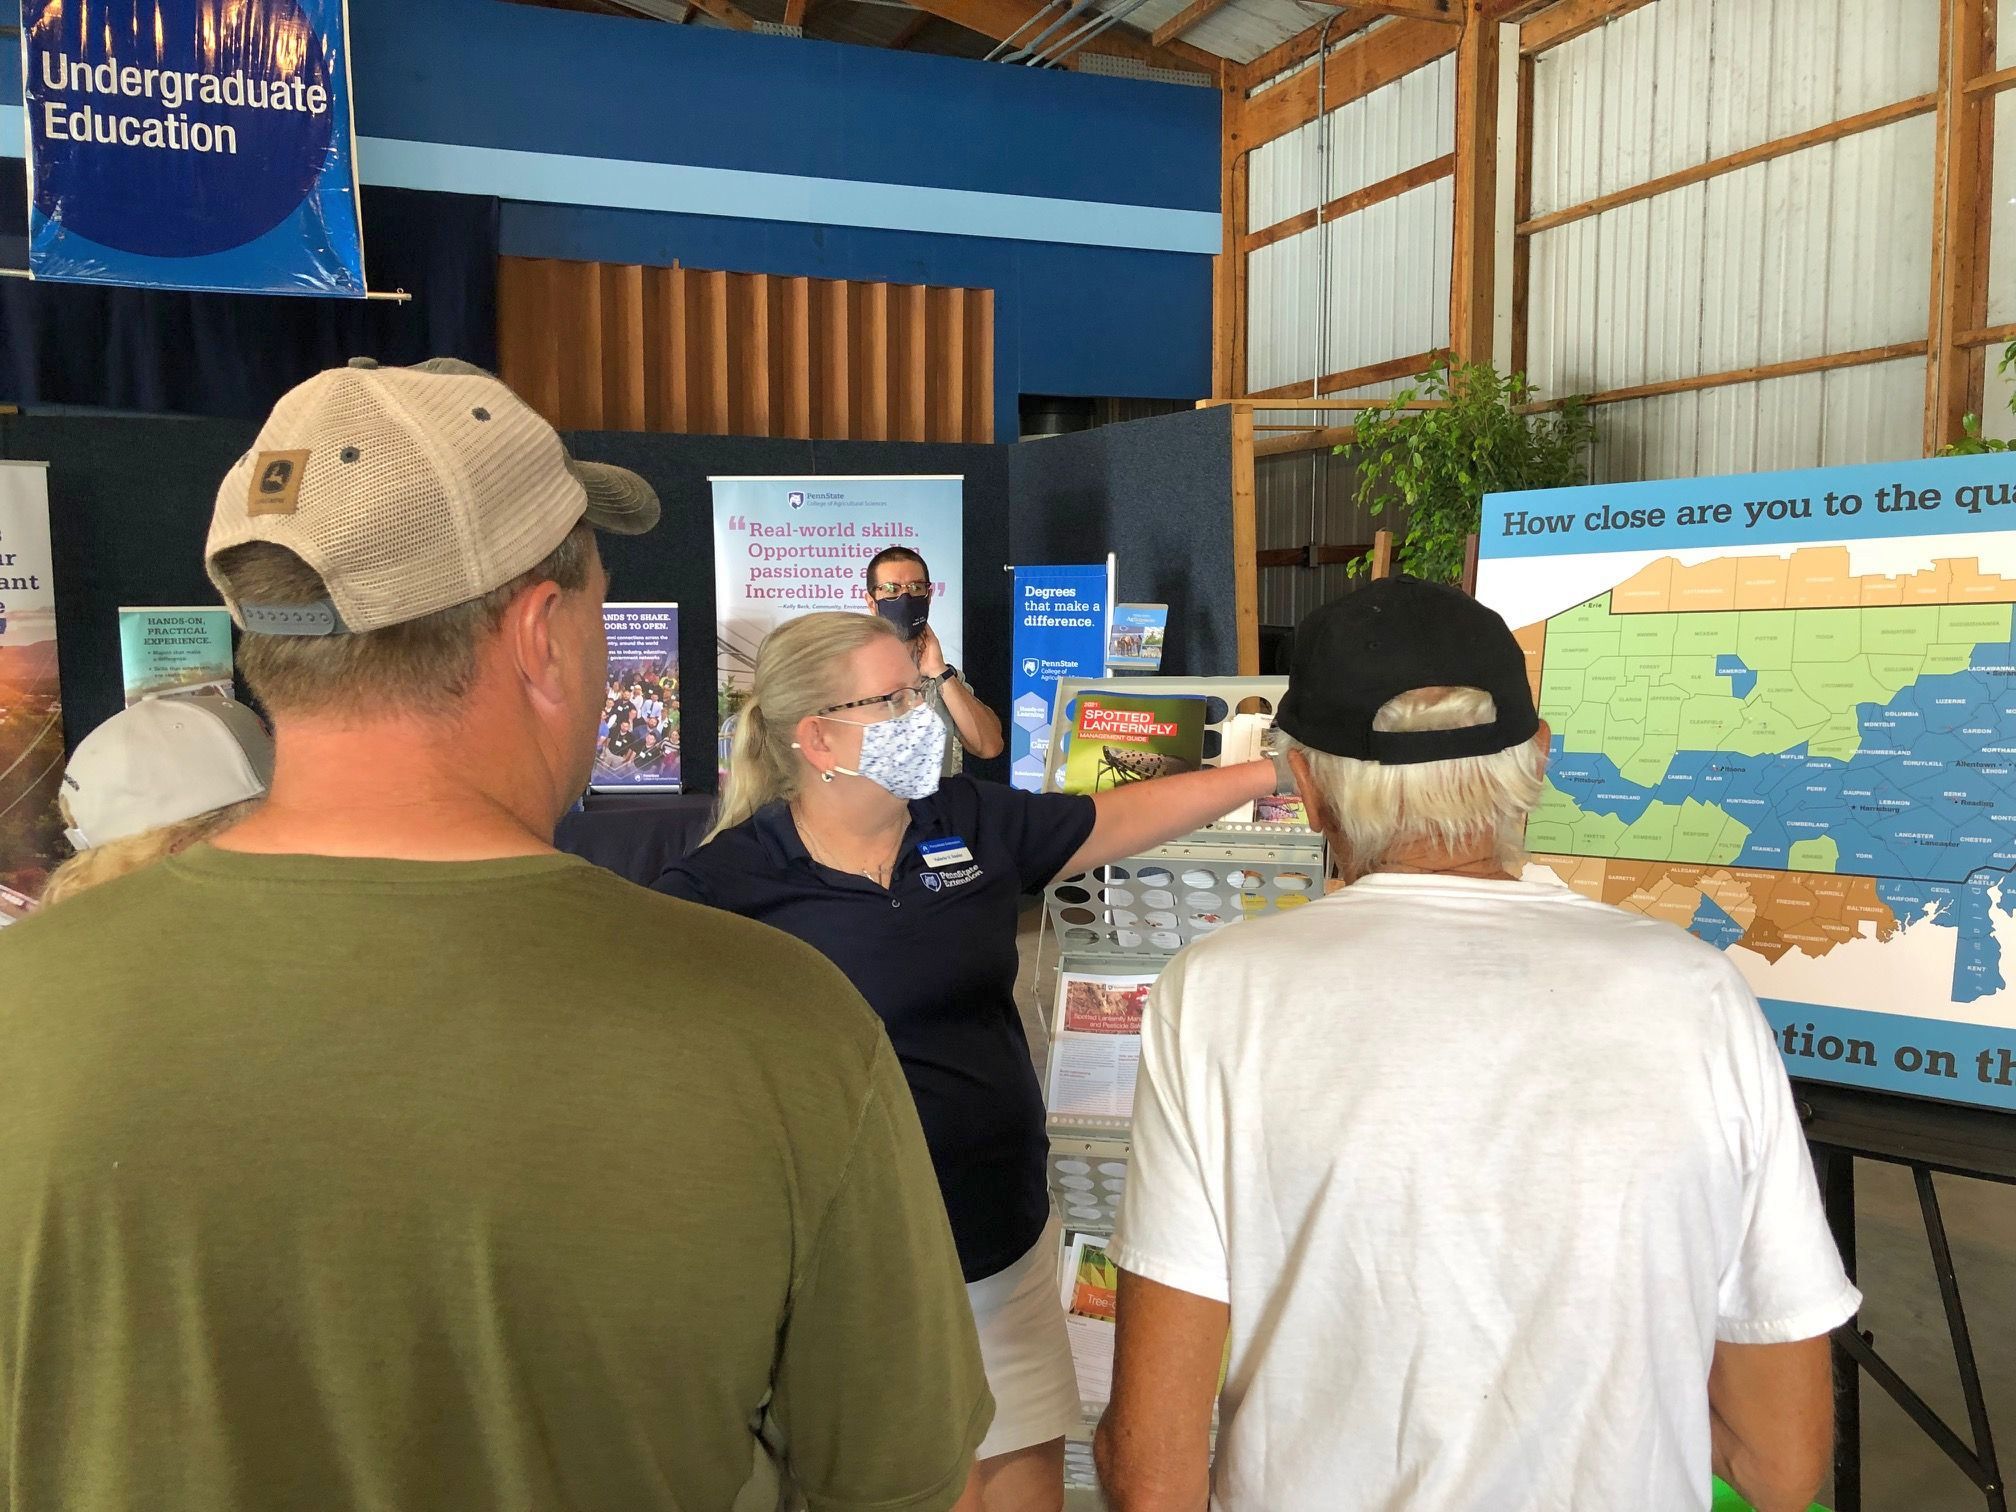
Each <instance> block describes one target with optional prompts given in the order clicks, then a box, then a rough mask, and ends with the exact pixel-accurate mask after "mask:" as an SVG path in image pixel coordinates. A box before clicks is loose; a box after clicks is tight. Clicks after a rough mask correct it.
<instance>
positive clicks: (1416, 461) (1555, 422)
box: [1337, 354, 1596, 583]
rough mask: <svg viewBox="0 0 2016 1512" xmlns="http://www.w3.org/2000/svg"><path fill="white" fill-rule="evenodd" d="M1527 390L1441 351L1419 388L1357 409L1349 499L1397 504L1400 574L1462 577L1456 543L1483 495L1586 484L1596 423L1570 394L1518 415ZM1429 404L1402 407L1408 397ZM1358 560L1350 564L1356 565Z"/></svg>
mask: <svg viewBox="0 0 2016 1512" xmlns="http://www.w3.org/2000/svg"><path fill="white" fill-rule="evenodd" d="M1533 394H1534V389H1533V387H1532V385H1531V384H1529V383H1528V382H1527V381H1526V377H1525V375H1524V374H1523V373H1514V374H1512V375H1511V376H1510V377H1506V376H1505V375H1503V374H1501V373H1500V372H1499V371H1498V370H1497V369H1496V368H1494V367H1492V366H1491V364H1490V363H1488V362H1461V363H1455V362H1452V361H1451V360H1450V359H1449V357H1448V356H1447V355H1446V354H1445V355H1444V356H1442V357H1441V358H1439V359H1438V360H1437V361H1436V364H1435V366H1434V367H1433V368H1431V369H1429V371H1428V372H1427V373H1426V374H1425V375H1423V379H1422V382H1421V385H1420V387H1419V388H1418V389H1414V388H1410V389H1406V390H1403V391H1402V392H1401V393H1400V394H1398V395H1397V396H1395V398H1394V399H1393V400H1392V402H1391V403H1390V404H1386V405H1382V406H1380V407H1379V408H1377V409H1370V410H1366V411H1365V412H1364V413H1363V414H1362V415H1361V416H1360V417H1359V420H1358V425H1357V435H1358V439H1357V440H1356V441H1355V442H1353V443H1352V444H1351V445H1349V446H1340V447H1338V448H1337V451H1338V452H1340V453H1344V452H1348V453H1349V454H1350V455H1351V458H1352V460H1353V462H1354V463H1356V465H1357V467H1358V502H1359V504H1360V505H1361V506H1363V507H1364V509H1365V511H1366V512H1367V513H1368V514H1371V515H1381V514H1384V513H1385V512H1386V510H1387V508H1388V507H1389V506H1398V507H1399V508H1401V509H1403V510H1404V511H1405V517H1406V533H1405V534H1404V535H1403V536H1402V538H1401V540H1400V542H1399V548H1398V550H1397V552H1396V553H1395V556H1396V560H1397V565H1398V566H1399V568H1400V570H1401V571H1403V572H1407V573H1411V574H1412V575H1413V576H1415V577H1419V578H1426V579H1428V580H1430V581H1431V582H1437V583H1454V582H1459V581H1460V580H1461V579H1462V576H1463V558H1464V547H1465V544H1466V542H1467V541H1468V539H1469V537H1470V536H1471V535H1472V534H1473V533H1474V532H1475V531H1476V530H1477V527H1478V521H1479V518H1480V516H1481V514H1482V511H1483V505H1484V495H1486V494H1487V493H1505V492H1510V491H1512V490H1515V489H1522V488H1566V487H1570V486H1572V485H1574V484H1577V483H1586V482H1587V481H1588V477H1589V466H1588V456H1589V444H1590V442H1591V441H1593V440H1594V439H1595V435H1596V425H1595V422H1594V421H1593V420H1592V419H1590V417H1589V407H1588V405H1587V404H1586V403H1584V402H1583V401H1582V400H1581V399H1579V398H1574V399H1569V400H1566V401H1564V402H1563V404H1562V406H1561V408H1560V409H1558V410H1551V411H1541V412H1536V413H1530V414H1529V413H1524V412H1523V411H1522V406H1524V405H1526V404H1528V403H1529V402H1530V401H1531V400H1532V398H1533ZM1421 399H1429V400H1439V401H1441V403H1442V407H1440V408H1436V409H1409V408H1408V407H1407V406H1408V405H1410V404H1412V403H1414V402H1415V401H1417V400H1421ZM1366 565H1367V564H1366V563H1365V562H1364V561H1363V560H1362V559H1361V560H1360V561H1359V562H1358V563H1356V564H1354V567H1353V570H1354V571H1360V572H1362V571H1364V570H1365V568H1366Z"/></svg>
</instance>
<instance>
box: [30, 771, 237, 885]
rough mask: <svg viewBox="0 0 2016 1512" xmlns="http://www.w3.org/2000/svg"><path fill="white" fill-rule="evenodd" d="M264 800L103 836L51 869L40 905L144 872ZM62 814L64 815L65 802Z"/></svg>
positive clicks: (218, 831)
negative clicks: (101, 840) (133, 832)
mask: <svg viewBox="0 0 2016 1512" xmlns="http://www.w3.org/2000/svg"><path fill="white" fill-rule="evenodd" d="M264 801H265V798H264V795H263V794H262V795H261V796H260V797H258V798H247V799H246V800H245V801H244V802H242V803H233V804H228V805H227V806H225V807H224V808H221V809H212V810H211V811H210V812H209V813H207V814H198V815H196V816H195V817H194V818H193V819H178V820H176V821H175V822H174V823H173V824H164V825H162V826H161V827H160V828H158V829H151V830H143V831H141V832H140V833H139V834H137V835H127V836H125V837H124V838H122V839H118V840H108V841H106V842H105V843H104V844H103V845H94V846H92V847H91V848H90V849H89V850H81V851H79V852H78V853H77V854H76V855H74V856H72V857H71V858H70V859H69V860H68V861H65V862H64V863H63V864H62V865H61V866H59V867H57V868H56V870H55V871H54V872H52V873H50V876H49V880H48V882H47V883H46V884H45V885H44V886H43V888H42V904H41V906H42V907H44V908H54V907H55V906H56V905H57V904H58V903H61V902H64V901H65V900H66V899H70V898H74V897H76V896H77V894H79V893H81V892H89V891H90V890H91V889H92V888H94V887H98V886H100V885H102V884H104V883H106V882H114V881H117V880H118V879H119V878H121V877H125V876H130V875H131V874H132V873H134V872H136V871H144V870H146V868H148V867H150V866H152V865H154V864H155V863H156V862H157V861H165V860H167V859H168V858H169V857H170V856H173V855H177V854H179V853H181V852H182V851H185V850H187V849H188V848H189V847H190V846H192V845H201V844H202V843H203V842H204V841H205V840H208V839H210V838H212V837H213V836H216V835H221V834H223V833H224V831H226V830H227V829H230V828H231V827H232V826H233V825H235V824H238V823H240V822H241V821H243V820H245V819H247V818H249V817H250V816H251V813H252V811H253V810H254V809H256V808H257V807H259V805H260V804H261V803H263V802H264ZM64 817H65V818H68V817H69V813H68V808H67V806H66V808H65V814H64Z"/></svg>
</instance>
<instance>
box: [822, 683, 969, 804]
mask: <svg viewBox="0 0 2016 1512" xmlns="http://www.w3.org/2000/svg"><path fill="white" fill-rule="evenodd" d="M823 717H824V718H827V719H833V722H834V723H835V724H851V725H857V727H858V728H859V729H860V731H861V765H860V766H859V767H858V768H853V767H835V768H834V769H833V770H834V771H836V772H839V773H840V774H841V775H843V776H847V777H865V778H867V779H868V780H869V781H870V782H872V783H874V784H875V785H876V786H877V787H881V788H887V789H888V790H889V791H890V792H892V793H894V794H895V795H896V796H897V797H898V798H903V799H906V800H907V799H914V798H929V797H930V796H931V795H932V794H933V793H935V792H937V791H938V780H939V778H941V777H942V776H944V774H945V721H944V720H942V719H940V718H939V717H938V711H937V710H935V709H933V708H932V707H931V706H930V705H929V704H919V705H918V706H917V707H916V708H914V709H912V710H911V711H910V712H909V713H908V714H905V715H903V716H902V717H901V718H898V719H885V720H883V721H882V722H881V723H880V724H859V723H858V721H856V720H852V719H834V718H833V716H832V715H830V714H828V715H825V716H823Z"/></svg>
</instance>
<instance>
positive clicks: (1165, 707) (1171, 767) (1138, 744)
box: [1064, 693, 1205, 793]
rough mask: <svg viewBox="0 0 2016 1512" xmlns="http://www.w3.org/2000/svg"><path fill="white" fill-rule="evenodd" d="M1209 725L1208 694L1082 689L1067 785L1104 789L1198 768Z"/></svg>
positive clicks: (1071, 790)
mask: <svg viewBox="0 0 2016 1512" xmlns="http://www.w3.org/2000/svg"><path fill="white" fill-rule="evenodd" d="M1204 728H1205V706H1204V700H1203V699H1202V698H1199V697H1197V696H1196V695H1194V694H1167V695H1164V696H1161V697H1142V696H1139V695H1136V694H1131V693H1083V694H1080V695H1079V697H1078V707H1077V712H1076V713H1075V714H1074V715H1073V716H1072V720H1071V745H1070V751H1069V753H1068V754H1067V755H1066V757H1065V761H1064V791H1065V792H1067V793H1105V792H1110V791H1111V790H1112V789H1114V788H1116V787H1123V786H1125V785H1126V784H1127V783H1130V782H1145V781H1147V780H1148V779H1149V778H1152V777H1174V776H1177V775H1179V774H1180V773H1183V772H1194V771H1197V770H1198V769H1199V768H1201V767H1202V766H1203V765H1204Z"/></svg>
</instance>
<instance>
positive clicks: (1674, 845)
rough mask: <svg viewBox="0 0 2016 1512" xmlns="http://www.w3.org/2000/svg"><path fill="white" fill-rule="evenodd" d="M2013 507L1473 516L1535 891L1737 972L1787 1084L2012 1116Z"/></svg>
mask: <svg viewBox="0 0 2016 1512" xmlns="http://www.w3.org/2000/svg"><path fill="white" fill-rule="evenodd" d="M2004 500H2016V460H2004V459H2001V458H1996V457H1973V458H1953V459H1947V460H1941V461H1934V462H1904V463H1897V464H1879V465H1873V466H1864V467H1854V468H1839V469H1829V470H1827V471H1823V472H1811V473H1781V474H1771V475H1763V476H1757V477H1738V478H1706V479H1689V480H1682V481H1673V482H1660V483H1646V484H1629V485H1617V486H1608V487H1603V486H1598V487H1591V488H1583V489H1567V490H1560V491H1556V492H1549V493H1540V494H1525V495H1503V496H1496V497H1494V498H1492V499H1490V500H1487V501H1486V506H1485V518H1484V530H1483V543H1482V552H1481V558H1482V560H1481V565H1480V570H1479V579H1478V596H1479V597H1480V598H1481V599H1483V600H1484V601H1485V602H1486V603H1489V604H1490V605H1492V607H1494V608H1496V609H1497V610H1498V611H1499V612H1500V613H1501V614H1503V615H1504V616H1505V618H1506V621H1507V622H1508V623H1509V624H1510V625H1511V626H1512V627H1513V629H1514V631H1515V632H1516V633H1517V634H1518V637H1519V641H1520V644H1521V646H1522V647H1523V648H1524V649H1525V652H1526V659H1527V666H1528V669H1529V671H1530V673H1531V676H1532V678H1533V684H1534V688H1535V691H1536V694H1537V697H1538V700H1539V704H1540V712H1541V715H1542V717H1543V718H1544V719H1545V720H1546V721H1547V723H1548V725H1549V727H1550V729H1551V731H1552V741H1551V756H1550V767H1549V783H1548V788H1547V792H1546V796H1545V798H1544V799H1543V801H1542V803H1541V805H1540V807H1539V809H1538V810H1537V811H1536V812H1535V813H1534V815H1533V817H1532V820H1531V821H1530V823H1529V824H1528V827H1527V835H1526V838H1527V845H1528V848H1529V851H1530V852H1531V862H1530V864H1531V866H1532V867H1533V868H1535V869H1536V872H1535V873H1533V874H1537V875H1541V876H1546V875H1552V876H1554V877H1558V878H1559V879H1560V880H1561V881H1562V882H1565V883H1566V884H1567V885H1568V886H1570V887H1572V888H1574V889H1575V890H1577V891H1578V892H1581V893H1583V894H1585V895H1587V896H1589V897H1591V898H1596V899H1600V900H1601V901H1603V902H1606V903H1610V904H1613V905H1615V906H1617V907H1620V908H1626V909H1630V910H1633V911H1636V912H1640V913H1644V914H1648V915H1651V916H1653V917H1655V918H1661V919H1665V920H1668V921H1670V922H1672V923H1674V924H1677V925H1679V926H1680V927H1682V928H1685V929H1690V930H1692V931H1693V932H1694V933H1695V934H1696V935H1698V936H1700V937H1701V938H1702V939H1704V940H1706V941H1707V942H1708V943H1710V944H1712V945H1714V946H1716V947H1718V948H1720V949H1722V950H1725V951H1727V952H1728V953H1729V955H1730V957H1731V959H1732V960H1734V961H1735V962H1737V964H1738V965H1740V966H1741V968H1742V970H1743V971H1744V974H1745V975H1746V976H1747V977H1748V979H1749V980H1750V982H1751V985H1752V986H1753V987H1754V988H1755V989H1756V991H1757V994H1758V996H1759V998H1760V999H1762V1000H1763V1002H1764V1007H1765V1012H1766V1014H1767V1016H1768V1017H1769V1019H1770V1021H1771V1024H1772V1027H1773V1029H1774V1031H1775V1032H1776V1034H1777V1037H1778V1043H1779V1046H1780V1048H1781V1050H1782V1051H1783V1053H1784V1055H1785V1057H1786V1061H1787V1064H1788V1066H1789V1068H1790V1069H1791V1071H1792V1072H1793V1074H1794V1075H1796V1076H1805V1077H1811V1078H1814V1079H1817V1080H1829V1081H1837V1082H1843V1083H1850V1084H1858V1085H1864V1086H1870V1087H1876V1088H1882V1089H1886V1090H1893V1091H1904V1092H1912V1093H1916V1094H1919V1095H1922V1096H1930V1097H1938V1098H1943V1099H1946V1100H1949V1101H1958V1102H1974V1103H1983V1104H1988V1105H1991V1106H1997V1107H2011V1108H2016V507H2007V508H2004V507H2002V506H2003V501H2004ZM2005 514H2006V516H2007V518H2006V519H2005V518H2004V515H2005ZM1535 522H1544V526H1539V527H1536V523H1535Z"/></svg>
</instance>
